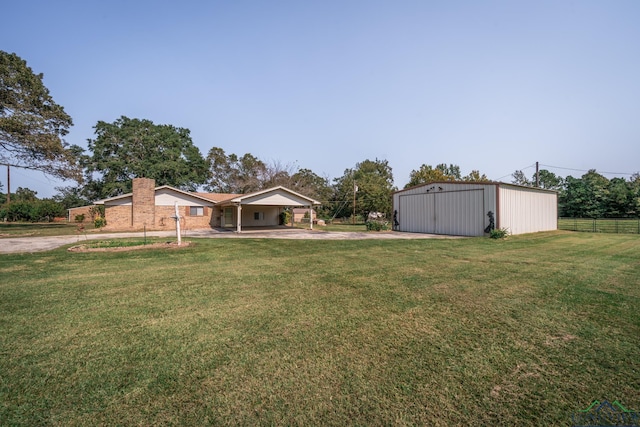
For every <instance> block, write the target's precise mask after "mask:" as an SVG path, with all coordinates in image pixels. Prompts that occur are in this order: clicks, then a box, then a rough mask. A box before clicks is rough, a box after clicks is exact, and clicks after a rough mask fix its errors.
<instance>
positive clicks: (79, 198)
mask: <svg viewBox="0 0 640 427" xmlns="http://www.w3.org/2000/svg"><path fill="white" fill-rule="evenodd" d="M56 190H57V191H58V193H57V194H56V195H54V196H53V200H54V201H56V202H57V203H59V204H60V205H61V206H62V207H63V208H64V209H71V208H76V207H78V206H87V205H89V204H90V202H89V200H87V199H86V198H85V197H84V196H83V195H82V188H80V187H56Z"/></svg>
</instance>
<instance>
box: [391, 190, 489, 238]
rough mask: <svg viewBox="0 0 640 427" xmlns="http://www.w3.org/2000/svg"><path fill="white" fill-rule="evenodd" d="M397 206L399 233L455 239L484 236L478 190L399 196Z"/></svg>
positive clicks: (479, 192)
mask: <svg viewBox="0 0 640 427" xmlns="http://www.w3.org/2000/svg"><path fill="white" fill-rule="evenodd" d="M399 204H400V206H399V208H400V209H399V212H398V214H399V215H398V216H399V218H398V220H399V221H400V227H399V228H400V230H401V231H409V232H413V233H433V234H452V235H456V236H482V234H483V233H484V215H485V213H484V190H482V189H478V190H466V191H451V192H442V193H428V194H413V195H403V196H400V199H399Z"/></svg>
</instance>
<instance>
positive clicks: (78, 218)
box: [75, 214, 84, 222]
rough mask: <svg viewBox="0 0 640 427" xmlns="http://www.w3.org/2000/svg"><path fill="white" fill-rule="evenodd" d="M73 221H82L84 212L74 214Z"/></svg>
mask: <svg viewBox="0 0 640 427" xmlns="http://www.w3.org/2000/svg"><path fill="white" fill-rule="evenodd" d="M75 221H76V222H84V214H80V215H76V217H75Z"/></svg>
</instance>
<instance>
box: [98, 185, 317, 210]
mask: <svg viewBox="0 0 640 427" xmlns="http://www.w3.org/2000/svg"><path fill="white" fill-rule="evenodd" d="M165 189H166V190H170V191H174V192H176V193H180V194H183V195H186V196H189V197H195V198H197V199H201V200H204V201H207V202H213V203H215V204H219V203H224V202H230V203H234V204H237V203H240V204H242V202H243V201H244V200H247V199H250V198H254V197H259V196H262V195H267V194H268V193H276V192H278V191H283V192H285V193H288V194H290V195H292V196H294V197H295V198H299V199H302V200H304V201H305V204H306V203H308V204H310V205H320V202H318V201H317V200H314V199H312V198H310V197H307V196H304V195H302V194H300V193H296V192H295V191H292V190H289V189H288V188H285V187H282V186H278V187H272V188H267V189H265V190H260V191H255V192H253V193H247V194H229V193H192V192H189V191H183V190H179V189H177V188H175V187H171V186H169V185H162V186H160V187H156V188H155V191H156V192H158V191H160V190H165ZM132 196H133V193H126V194H121V195H119V196H114V197H109V198H106V199H102V200H97V201H95V202H93V204H94V205H103V204H104V203H105V202H112V201H116V200H122V199H126V198H128V197H132Z"/></svg>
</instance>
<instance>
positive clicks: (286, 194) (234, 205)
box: [220, 187, 320, 233]
mask: <svg viewBox="0 0 640 427" xmlns="http://www.w3.org/2000/svg"><path fill="white" fill-rule="evenodd" d="M318 205H320V202H318V201H317V200H314V199H312V198H310V197H307V196H303V195H302V194H299V193H296V192H295V191H292V190H289V189H288V188H285V187H274V188H269V189H267V190H262V191H257V192H254V193H249V194H243V195H240V196H237V197H235V198H233V199H230V200H226V201H225V202H223V203H221V204H220V210H221V220H220V222H221V226H222V227H223V228H231V229H235V231H236V232H238V233H241V232H242V228H243V227H245V228H250V229H257V228H262V229H264V228H269V227H270V228H276V227H278V226H280V225H281V224H280V214H281V213H282V212H283V211H284V210H285V209H289V208H305V209H308V210H309V216H310V217H311V222H310V224H311V228H313V215H314V210H313V207H314V206H318Z"/></svg>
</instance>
